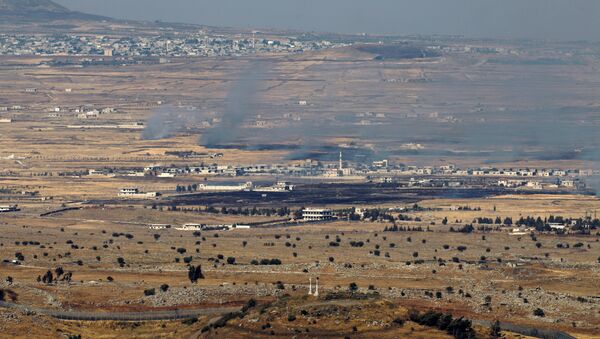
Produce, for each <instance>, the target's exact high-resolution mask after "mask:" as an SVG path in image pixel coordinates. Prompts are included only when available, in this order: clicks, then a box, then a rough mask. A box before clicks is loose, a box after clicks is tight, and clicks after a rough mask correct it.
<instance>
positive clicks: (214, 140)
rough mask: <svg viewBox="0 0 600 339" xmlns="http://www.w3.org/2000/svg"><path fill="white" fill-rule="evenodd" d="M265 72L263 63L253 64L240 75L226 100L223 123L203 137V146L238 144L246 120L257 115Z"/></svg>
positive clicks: (201, 142)
mask: <svg viewBox="0 0 600 339" xmlns="http://www.w3.org/2000/svg"><path fill="white" fill-rule="evenodd" d="M264 70H265V65H264V64H263V63H262V62H252V63H251V64H250V65H249V66H248V67H247V68H246V69H245V70H244V71H243V72H242V73H241V74H240V76H239V79H238V80H236V82H235V83H234V84H233V86H232V87H231V89H230V90H229V92H228V93H227V97H226V98H225V108H224V111H223V114H222V115H221V116H220V118H221V122H220V123H219V124H218V125H217V126H215V127H213V128H211V129H209V130H207V131H206V133H204V134H203V135H202V137H201V138H200V144H201V145H203V146H207V147H213V146H217V147H218V146H219V145H227V144H231V143H234V142H236V140H237V138H238V136H239V135H240V133H241V127H242V125H243V123H244V120H245V118H246V117H247V116H253V115H255V113H256V106H257V97H258V91H259V85H260V83H261V82H262V81H263V80H264V79H265V77H264V74H265V73H264Z"/></svg>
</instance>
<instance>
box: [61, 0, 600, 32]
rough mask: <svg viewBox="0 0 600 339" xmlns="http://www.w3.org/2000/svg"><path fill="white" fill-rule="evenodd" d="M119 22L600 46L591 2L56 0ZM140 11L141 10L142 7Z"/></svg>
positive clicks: (597, 9) (597, 5)
mask: <svg viewBox="0 0 600 339" xmlns="http://www.w3.org/2000/svg"><path fill="white" fill-rule="evenodd" d="M56 2H57V3H59V4H61V5H64V6H67V7H68V8H70V9H72V10H77V11H82V12H87V13H91V14H99V15H105V16H110V17H115V18H120V19H132V20H161V21H168V22H184V23H194V24H203V25H210V26H229V27H242V28H257V29H259V28H261V29H265V28H279V29H295V30H302V31H320V32H338V33H369V34H397V35H409V34H443V35H464V36H466V37H474V38H486V37H487V38H524V39H548V40H590V41H600V20H597V17H598V16H599V15H600V2H599V1H593V0H572V1H568V2H565V1H560V0H527V1H523V0H505V1H493V0H455V1H447V0H421V1H418V2H417V1H407V0H372V1H368V2H367V1H348V0H327V1H326V2H325V3H324V2H323V1H317V0H305V1H285V0H283V1H282V0H255V1H239V0H221V1H218V2H214V1H207V0H170V1H165V0H146V1H140V0H104V1H96V0H56ZM141 6H143V7H141Z"/></svg>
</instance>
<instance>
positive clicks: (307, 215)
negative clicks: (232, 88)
mask: <svg viewBox="0 0 600 339" xmlns="http://www.w3.org/2000/svg"><path fill="white" fill-rule="evenodd" d="M333 218H334V216H333V211H332V210H331V209H329V208H305V209H304V210H302V219H303V220H304V221H325V220H332V219H333Z"/></svg>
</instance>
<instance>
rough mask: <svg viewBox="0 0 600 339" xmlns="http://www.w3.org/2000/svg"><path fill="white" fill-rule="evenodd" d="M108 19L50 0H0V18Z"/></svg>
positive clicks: (21, 19)
mask: <svg viewBox="0 0 600 339" xmlns="http://www.w3.org/2000/svg"><path fill="white" fill-rule="evenodd" d="M67 19H72V20H109V18H106V17H101V16H98V15H92V14H86V13H81V12H76V11H71V10H69V9H68V8H66V7H64V6H61V5H59V4H57V3H55V2H54V1H52V0H0V20H3V21H53V20H67Z"/></svg>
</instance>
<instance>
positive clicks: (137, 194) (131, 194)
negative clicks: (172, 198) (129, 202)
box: [119, 187, 160, 199]
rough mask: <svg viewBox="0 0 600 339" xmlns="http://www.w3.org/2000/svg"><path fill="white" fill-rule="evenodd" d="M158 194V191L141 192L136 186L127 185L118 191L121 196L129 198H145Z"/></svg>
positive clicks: (154, 196)
mask: <svg viewBox="0 0 600 339" xmlns="http://www.w3.org/2000/svg"><path fill="white" fill-rule="evenodd" d="M159 195H160V194H159V193H158V192H147V193H145V192H141V191H140V190H139V189H138V188H135V187H127V188H122V189H121V190H120V191H119V196H120V197H123V198H131V199H146V198H156V197H157V196H159Z"/></svg>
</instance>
